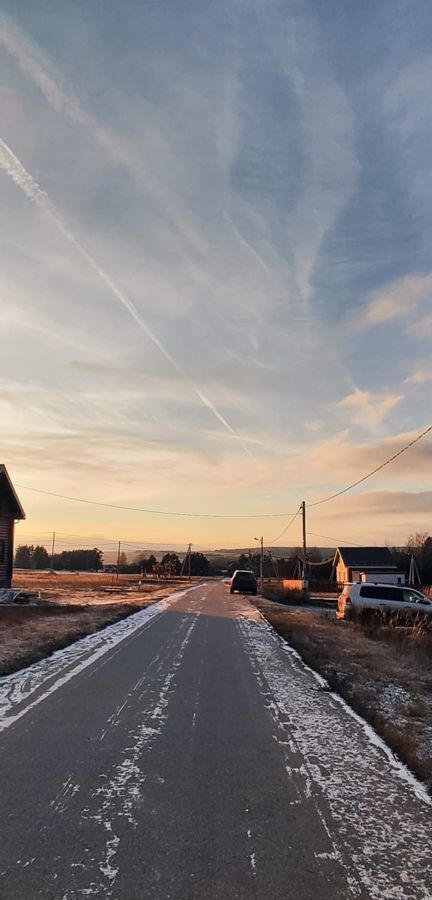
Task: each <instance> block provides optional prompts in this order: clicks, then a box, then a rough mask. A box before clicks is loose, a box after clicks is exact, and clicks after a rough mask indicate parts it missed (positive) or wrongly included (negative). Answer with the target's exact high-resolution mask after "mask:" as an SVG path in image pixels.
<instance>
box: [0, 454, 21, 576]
mask: <svg viewBox="0 0 432 900" xmlns="http://www.w3.org/2000/svg"><path fill="white" fill-rule="evenodd" d="M18 519H25V512H24V510H23V508H22V506H21V503H20V502H19V500H18V497H17V495H16V493H15V489H14V486H13V484H12V482H11V480H10V478H9V475H8V472H7V469H6V466H3V465H2V464H1V463H0V589H1V588H10V586H11V584H12V573H13V548H14V529H15V521H16V520H18Z"/></svg>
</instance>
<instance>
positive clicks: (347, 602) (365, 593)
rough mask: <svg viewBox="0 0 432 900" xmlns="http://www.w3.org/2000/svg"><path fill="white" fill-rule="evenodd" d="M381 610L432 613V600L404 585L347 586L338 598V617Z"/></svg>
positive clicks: (365, 583) (366, 584) (342, 617)
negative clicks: (360, 610)
mask: <svg viewBox="0 0 432 900" xmlns="http://www.w3.org/2000/svg"><path fill="white" fill-rule="evenodd" d="M381 608H385V609H400V610H411V611H412V612H422V613H432V600H429V598H428V597H425V595H424V594H422V593H421V591H416V590H414V588H410V587H405V586H404V585H403V584H371V583H370V582H362V583H360V584H346V585H345V586H344V589H343V591H342V593H341V594H339V597H338V608H337V613H336V616H337V618H338V619H347V618H349V616H350V615H351V612H352V611H354V610H356V609H381Z"/></svg>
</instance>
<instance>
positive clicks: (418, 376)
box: [405, 367, 432, 385]
mask: <svg viewBox="0 0 432 900" xmlns="http://www.w3.org/2000/svg"><path fill="white" fill-rule="evenodd" d="M429 381H432V368H426V367H425V368H424V369H417V370H416V371H415V372H413V373H412V374H411V375H409V376H408V378H406V379H405V384H411V385H413V384H414V385H415V384H428V382H429Z"/></svg>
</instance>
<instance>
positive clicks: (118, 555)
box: [117, 541, 121, 581]
mask: <svg viewBox="0 0 432 900" xmlns="http://www.w3.org/2000/svg"><path fill="white" fill-rule="evenodd" d="M120 547H121V541H119V542H118V551H117V581H118V577H119V570H120Z"/></svg>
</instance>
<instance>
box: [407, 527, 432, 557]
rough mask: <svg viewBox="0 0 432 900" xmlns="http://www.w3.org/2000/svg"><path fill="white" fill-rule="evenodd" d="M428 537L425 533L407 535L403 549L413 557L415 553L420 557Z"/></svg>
mask: <svg viewBox="0 0 432 900" xmlns="http://www.w3.org/2000/svg"><path fill="white" fill-rule="evenodd" d="M428 537H429V535H428V533H427V531H416V532H415V533H414V534H410V535H408V537H407V540H406V544H405V547H406V549H407V550H408V551H410V552H411V553H414V555H415V554H417V553H418V554H419V555H421V554H422V552H423V548H424V545H425V543H426V541H427V540H428Z"/></svg>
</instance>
